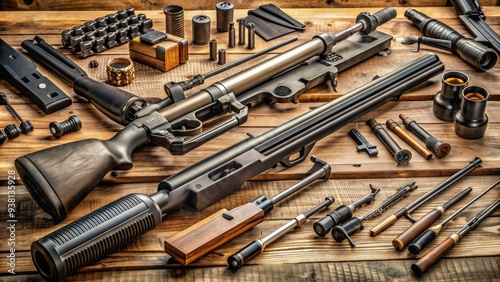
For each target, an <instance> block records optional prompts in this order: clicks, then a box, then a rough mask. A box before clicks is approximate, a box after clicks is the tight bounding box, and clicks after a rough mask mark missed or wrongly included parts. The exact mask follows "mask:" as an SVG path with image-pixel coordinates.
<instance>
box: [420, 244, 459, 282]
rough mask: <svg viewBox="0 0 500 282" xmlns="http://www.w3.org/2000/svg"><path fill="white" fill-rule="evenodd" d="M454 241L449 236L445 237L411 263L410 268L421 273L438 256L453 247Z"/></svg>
mask: <svg viewBox="0 0 500 282" xmlns="http://www.w3.org/2000/svg"><path fill="white" fill-rule="evenodd" d="M455 245H456V242H455V240H453V239H451V238H446V239H445V240H444V241H443V242H441V243H440V244H439V245H437V246H436V247H434V248H433V249H432V250H430V251H429V252H428V253H427V254H425V255H424V256H423V257H421V258H420V259H419V260H417V261H416V262H415V263H414V264H412V265H411V270H412V271H413V272H414V273H415V274H417V275H422V273H424V272H425V271H426V270H427V269H428V268H429V267H431V266H432V265H433V264H434V263H435V262H436V261H437V260H438V259H439V258H441V257H442V256H443V255H444V254H446V252H448V251H449V250H451V249H453V247H455Z"/></svg>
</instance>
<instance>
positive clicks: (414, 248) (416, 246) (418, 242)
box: [408, 229, 437, 255]
mask: <svg viewBox="0 0 500 282" xmlns="http://www.w3.org/2000/svg"><path fill="white" fill-rule="evenodd" d="M436 237H437V234H436V232H434V231H433V230H431V229H427V230H425V231H424V232H423V233H422V234H420V236H418V237H417V238H416V239H415V240H413V242H411V244H410V245H408V250H409V251H410V253H412V254H414V255H418V254H419V253H420V252H421V251H422V250H423V249H424V248H425V247H427V245H429V244H430V243H431V242H432V241H434V239H436Z"/></svg>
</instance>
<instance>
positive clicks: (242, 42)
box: [238, 19, 245, 45]
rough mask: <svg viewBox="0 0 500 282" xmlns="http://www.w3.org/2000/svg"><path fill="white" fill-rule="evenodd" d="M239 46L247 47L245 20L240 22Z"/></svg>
mask: <svg viewBox="0 0 500 282" xmlns="http://www.w3.org/2000/svg"><path fill="white" fill-rule="evenodd" d="M238 39H239V40H238V45H245V19H239V20H238Z"/></svg>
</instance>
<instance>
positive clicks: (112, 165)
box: [15, 124, 150, 222]
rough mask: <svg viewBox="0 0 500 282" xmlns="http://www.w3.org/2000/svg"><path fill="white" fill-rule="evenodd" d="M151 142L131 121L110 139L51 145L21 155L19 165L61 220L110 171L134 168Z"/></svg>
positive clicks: (29, 186)
mask: <svg viewBox="0 0 500 282" xmlns="http://www.w3.org/2000/svg"><path fill="white" fill-rule="evenodd" d="M149 142H150V141H149V135H148V133H147V131H146V130H145V129H144V128H140V127H136V126H135V125H133V124H131V125H129V126H127V127H126V128H124V129H123V130H122V131H120V132H119V133H118V134H116V135H115V136H114V137H113V138H111V139H110V140H107V141H101V140H98V139H87V140H81V141H76V142H72V143H67V144H63V145H59V146H55V147H51V148H47V149H44V150H41V151H38V152H34V153H31V154H28V155H25V156H21V157H19V158H17V159H16V161H15V165H16V169H17V171H18V172H19V175H20V177H21V179H22V180H23V183H24V185H25V186H26V189H27V190H28V191H29V192H30V194H31V196H32V197H33V199H34V200H35V201H36V202H37V203H38V205H40V207H41V208H42V209H43V210H44V211H45V212H46V213H48V214H49V215H50V216H52V218H53V220H54V221H55V222H60V221H62V220H64V219H65V218H66V216H67V214H68V213H70V212H71V211H72V210H73V209H74V208H75V207H76V206H77V205H78V204H79V203H80V202H81V201H82V200H83V199H84V198H85V197H86V196H87V195H88V194H89V193H90V192H91V191H92V190H93V189H94V187H96V186H97V185H98V184H99V182H100V181H101V180H102V179H103V178H104V176H105V175H106V174H107V173H108V172H110V171H111V170H113V169H130V168H131V167H132V152H133V151H134V150H135V149H136V148H137V147H139V146H141V145H144V144H148V143H149ZM75 170H76V171H78V173H75Z"/></svg>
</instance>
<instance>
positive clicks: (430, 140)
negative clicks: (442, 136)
mask: <svg viewBox="0 0 500 282" xmlns="http://www.w3.org/2000/svg"><path fill="white" fill-rule="evenodd" d="M399 118H400V119H401V120H402V121H403V124H404V125H405V127H406V128H407V129H408V130H410V131H411V132H413V133H414V134H415V135H417V137H418V138H420V140H422V141H424V142H425V146H426V147H427V149H429V150H431V151H432V152H433V153H434V155H435V156H436V157H437V158H439V159H441V158H444V157H446V156H447V155H448V153H450V151H451V145H450V144H448V143H445V142H443V141H441V140H439V139H437V138H436V137H434V136H432V135H430V134H429V133H428V132H427V131H425V129H423V128H422V127H421V126H420V125H419V124H418V123H417V122H416V121H415V120H414V119H412V118H409V117H407V116H405V115H404V114H400V115H399Z"/></svg>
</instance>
